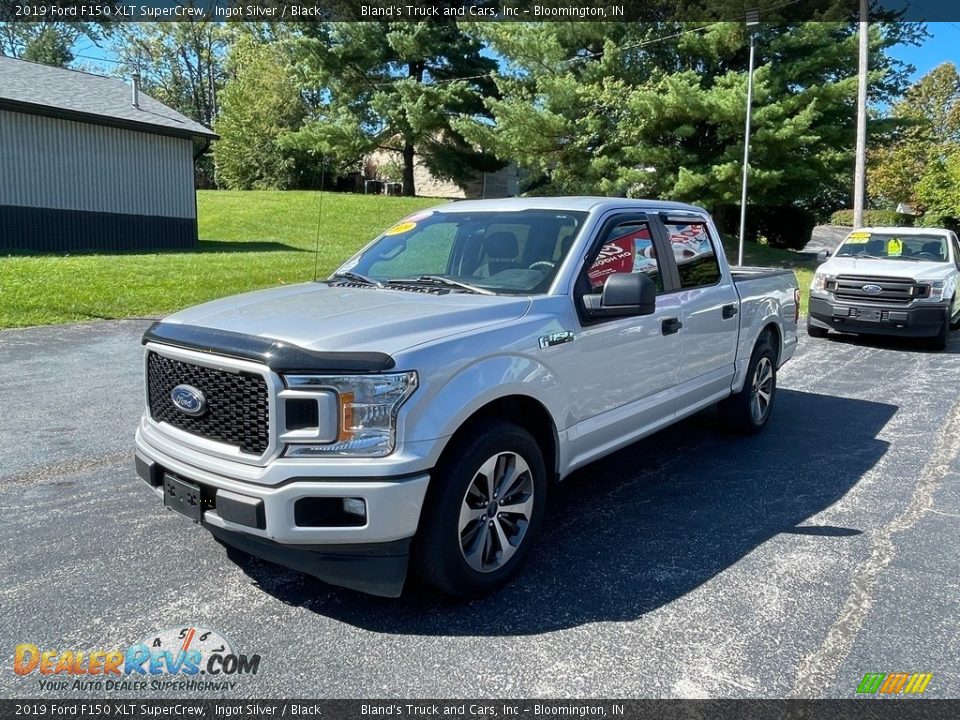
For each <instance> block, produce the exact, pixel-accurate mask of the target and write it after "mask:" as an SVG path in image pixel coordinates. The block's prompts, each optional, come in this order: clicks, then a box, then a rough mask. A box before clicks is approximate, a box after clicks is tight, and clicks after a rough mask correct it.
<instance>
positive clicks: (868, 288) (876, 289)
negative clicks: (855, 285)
mask: <svg viewBox="0 0 960 720" xmlns="http://www.w3.org/2000/svg"><path fill="white" fill-rule="evenodd" d="M861 289H862V290H863V291H864V292H865V293H869V294H871V295H879V294H880V293H882V292H883V288H882V287H880V286H879V285H864V286H863V287H862V288H861Z"/></svg>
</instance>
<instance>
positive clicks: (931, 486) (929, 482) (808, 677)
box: [789, 402, 960, 698]
mask: <svg viewBox="0 0 960 720" xmlns="http://www.w3.org/2000/svg"><path fill="white" fill-rule="evenodd" d="M958 426H960V402H957V403H956V404H955V405H954V406H953V407H952V408H951V410H950V413H949V415H948V417H947V419H946V420H945V421H944V422H943V423H942V424H941V427H942V428H943V430H942V432H941V433H940V436H939V437H938V438H937V442H936V445H935V446H934V449H933V452H932V453H931V454H930V457H929V459H928V460H927V462H926V464H925V465H924V467H923V469H922V470H921V471H920V472H919V473H918V474H917V484H916V486H915V487H914V491H913V495H912V496H911V497H910V501H909V503H908V504H907V506H906V508H905V509H904V510H903V512H901V513H900V514H899V515H897V516H896V517H895V518H893V520H891V521H890V522H889V523H887V524H886V525H884V526H883V527H881V528H879V529H878V530H877V531H875V532H874V533H873V534H872V551H871V553H870V556H869V558H868V559H867V560H866V562H864V563H863V564H862V565H861V566H860V567H858V568H857V570H856V572H855V573H854V575H853V579H852V581H851V584H850V592H849V594H848V596H847V599H846V602H845V603H844V605H843V607H842V608H841V610H840V613H839V615H838V616H837V619H836V621H834V623H833V625H832V626H831V628H830V630H829V631H828V632H827V635H826V638H825V639H824V640H823V642H822V643H821V645H820V647H819V648H817V649H816V650H815V651H814V652H813V653H811V654H809V655H806V656H805V657H804V658H803V660H802V661H801V662H800V664H799V666H798V668H797V674H796V678H795V681H794V685H793V688H792V690H791V691H790V692H789V696H790V697H801V698H803V697H817V696H819V695H821V694H822V692H823V690H824V689H825V688H826V687H828V685H829V684H830V682H831V681H832V680H833V679H834V678H835V677H836V676H837V673H838V672H839V670H840V666H841V665H842V664H843V661H844V659H846V657H847V656H848V655H849V654H850V651H851V649H852V648H853V645H854V643H855V642H856V639H857V635H858V634H859V632H860V629H861V628H862V627H863V625H864V622H865V620H866V618H867V615H868V614H869V612H870V608H871V607H872V606H873V602H874V592H875V590H876V587H877V583H878V582H879V579H880V575H881V573H882V572H883V570H884V569H885V568H886V567H887V566H888V565H890V563H891V562H892V561H893V559H894V557H895V556H896V543H895V542H894V536H895V535H896V534H897V533H902V532H905V531H907V530H910V529H911V528H913V527H914V526H915V525H916V524H917V523H918V522H919V521H920V519H921V518H922V517H923V516H924V515H925V514H926V513H928V512H936V511H935V510H934V508H933V504H934V496H935V495H936V492H937V490H938V489H939V487H940V485H941V483H942V482H943V479H944V478H945V477H946V476H947V474H948V473H949V471H950V467H951V465H952V463H953V462H954V460H955V459H956V458H957V456H958V454H960V433H957V432H956V431H955V428H957V427H958Z"/></svg>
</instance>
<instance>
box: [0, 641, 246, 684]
mask: <svg viewBox="0 0 960 720" xmlns="http://www.w3.org/2000/svg"><path fill="white" fill-rule="evenodd" d="M259 670H260V655H258V654H251V655H245V654H240V653H237V652H234V650H233V648H232V646H231V645H230V643H229V642H228V641H227V640H226V638H224V637H223V635H222V634H220V633H219V632H217V631H216V630H209V629H207V628H202V627H196V626H188V627H175V628H168V629H166V630H161V631H159V632H155V633H151V634H150V635H148V636H147V637H145V638H144V639H143V640H141V641H140V642H137V643H134V644H133V645H130V646H129V647H126V648H115V649H112V650H101V649H97V650H59V649H42V648H40V647H39V646H37V645H34V644H33V643H20V644H19V645H17V646H16V648H15V649H14V653H13V671H14V672H15V673H16V674H17V675H21V676H31V675H36V676H38V680H39V687H40V689H41V690H90V691H104V690H177V691H184V690H232V689H234V687H235V686H236V685H237V682H236V681H235V680H234V679H233V678H234V677H236V676H238V675H256V674H257V672H258V671H259ZM171 678H174V679H171Z"/></svg>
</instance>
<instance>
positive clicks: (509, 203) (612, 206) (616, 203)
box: [430, 196, 706, 214]
mask: <svg viewBox="0 0 960 720" xmlns="http://www.w3.org/2000/svg"><path fill="white" fill-rule="evenodd" d="M430 209H431V210H434V211H437V212H458V213H459V212H491V211H500V212H517V211H520V210H574V211H580V212H597V211H603V210H637V211H657V212H659V211H661V210H680V211H684V212H692V213H698V214H705V213H706V210H704V209H703V208H701V207H697V206H696V205H687V204H686V203H678V202H670V201H668V200H640V199H633V198H617V197H584V196H571V197H525V198H502V199H497V200H459V201H456V202H453V203H447V204H446V205H437V206H435V207H432V208H430Z"/></svg>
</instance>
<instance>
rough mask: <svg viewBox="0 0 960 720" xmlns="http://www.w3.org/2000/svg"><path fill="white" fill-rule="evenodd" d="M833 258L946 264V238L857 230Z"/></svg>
mask: <svg viewBox="0 0 960 720" xmlns="http://www.w3.org/2000/svg"><path fill="white" fill-rule="evenodd" d="M834 257H865V258H883V259H884V260H907V261H909V260H912V261H914V262H917V261H924V262H946V261H947V257H948V256H947V238H946V237H943V236H941V235H898V234H897V233H894V232H886V233H875V232H867V231H865V230H861V231H855V232H852V233H850V235H849V236H848V237H847V239H846V240H844V241H843V245H841V246H840V248H839V249H838V250H837V252H836V255H834Z"/></svg>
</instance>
